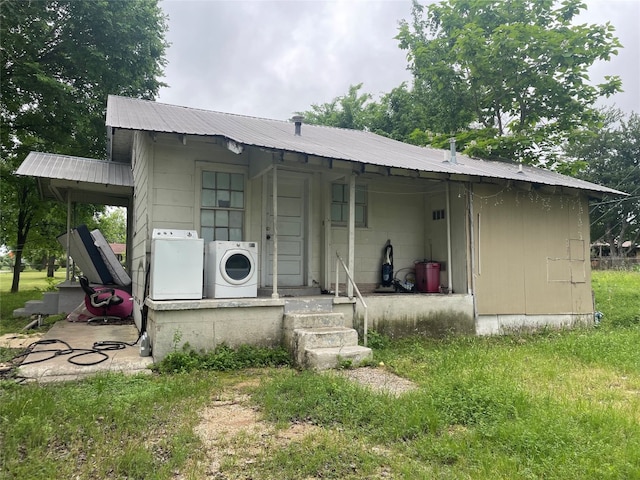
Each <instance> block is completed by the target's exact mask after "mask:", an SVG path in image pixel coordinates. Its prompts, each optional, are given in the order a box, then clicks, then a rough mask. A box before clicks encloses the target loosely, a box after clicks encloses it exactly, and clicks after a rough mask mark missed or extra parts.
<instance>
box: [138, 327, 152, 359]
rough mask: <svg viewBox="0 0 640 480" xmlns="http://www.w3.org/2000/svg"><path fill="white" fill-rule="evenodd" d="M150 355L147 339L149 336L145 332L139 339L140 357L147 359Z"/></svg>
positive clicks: (148, 340) (149, 345) (149, 343)
mask: <svg viewBox="0 0 640 480" xmlns="http://www.w3.org/2000/svg"><path fill="white" fill-rule="evenodd" d="M150 355H151V340H150V339H149V335H148V334H147V332H144V333H143V334H142V338H141V339H140V356H141V357H148V356H150Z"/></svg>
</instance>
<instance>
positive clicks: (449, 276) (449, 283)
mask: <svg viewBox="0 0 640 480" xmlns="http://www.w3.org/2000/svg"><path fill="white" fill-rule="evenodd" d="M446 195H447V204H446V210H445V212H446V218H447V288H448V290H449V293H451V292H452V291H453V286H452V282H453V278H452V277H453V273H452V272H451V189H450V183H449V181H447V191H446Z"/></svg>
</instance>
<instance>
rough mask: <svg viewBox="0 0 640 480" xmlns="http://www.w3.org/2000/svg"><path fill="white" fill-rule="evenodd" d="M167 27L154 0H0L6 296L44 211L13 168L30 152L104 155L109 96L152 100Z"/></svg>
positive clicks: (33, 190) (31, 184)
mask: <svg viewBox="0 0 640 480" xmlns="http://www.w3.org/2000/svg"><path fill="white" fill-rule="evenodd" d="M165 31H166V20H165V17H164V16H163V14H162V10H161V9H160V7H159V6H158V2H157V0H127V1H125V0H114V1H106V0H100V1H75V0H43V1H22V0H5V1H3V2H2V3H0V38H1V39H2V43H1V44H0V69H1V70H0V78H1V79H2V81H1V82H0V122H1V123H2V126H3V128H2V130H1V131H0V140H1V142H0V161H1V164H0V175H1V177H0V180H1V181H2V186H3V188H2V192H1V195H2V198H1V199H2V205H3V209H2V230H1V232H0V233H1V235H2V237H1V238H0V242H2V243H4V244H7V245H11V246H12V247H14V251H15V254H16V261H15V265H16V267H15V268H14V277H13V284H12V287H11V291H17V289H18V283H19V278H20V273H19V266H20V261H21V257H22V254H23V250H24V247H25V244H26V242H27V239H28V236H29V233H30V231H31V229H32V228H35V227H36V226H37V225H39V223H40V220H41V219H42V218H43V217H44V216H46V214H47V212H48V211H49V210H50V206H49V205H47V204H46V203H43V202H40V201H39V199H38V195H37V190H36V185H35V182H34V181H33V179H29V178H19V177H17V176H15V175H14V174H13V173H14V172H15V170H16V168H17V166H18V165H19V164H20V163H21V162H22V161H23V160H24V158H25V156H26V155H27V154H28V152H29V151H32V150H37V151H49V152H56V153H63V154H69V155H78V156H88V157H98V158H99V157H102V156H104V154H105V151H106V136H105V135H104V115H105V108H106V99H107V96H108V95H109V94H117V95H126V96H133V97H140V98H146V99H153V98H154V96H155V95H156V94H157V92H158V90H159V88H160V86H162V85H163V84H162V83H161V82H160V81H159V80H158V78H159V77H160V76H161V75H162V68H163V66H164V64H165V59H164V52H165V49H166V46H167V44H166V42H165V40H164V33H165Z"/></svg>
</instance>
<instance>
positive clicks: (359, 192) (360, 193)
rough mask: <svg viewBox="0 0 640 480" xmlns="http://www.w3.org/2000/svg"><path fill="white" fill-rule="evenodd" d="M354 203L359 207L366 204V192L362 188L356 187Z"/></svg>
mask: <svg viewBox="0 0 640 480" xmlns="http://www.w3.org/2000/svg"><path fill="white" fill-rule="evenodd" d="M356 203H359V204H361V205H364V204H365V203H367V190H366V189H365V188H364V187H356Z"/></svg>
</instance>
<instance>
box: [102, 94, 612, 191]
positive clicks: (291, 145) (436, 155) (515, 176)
mask: <svg viewBox="0 0 640 480" xmlns="http://www.w3.org/2000/svg"><path fill="white" fill-rule="evenodd" d="M106 124H107V126H108V127H111V128H110V129H109V130H110V131H111V130H112V129H124V130H129V131H131V130H142V131H150V132H165V133H177V134H185V135H204V136H222V137H225V138H227V139H230V140H233V141H234V142H236V143H239V144H243V145H251V146H256V147H260V148H265V149H273V150H279V151H288V152H296V153H301V154H305V155H311V156H318V157H324V158H331V159H339V160H347V161H353V162H358V163H362V164H372V165H380V166H384V167H391V168H401V169H408V170H413V171H419V172H420V171H421V172H434V173H441V174H448V175H451V176H452V177H456V176H458V175H459V176H471V177H476V178H494V179H503V180H514V181H521V182H530V183H534V184H542V185H549V186H561V187H569V188H574V189H579V190H585V191H588V192H591V193H597V194H604V193H611V194H616V195H625V194H624V193H623V192H620V191H617V190H614V189H611V188H607V187H603V186H600V185H596V184H594V183H590V182H586V181H584V180H579V179H577V178H573V177H568V176H565V175H561V174H559V173H556V172H552V171H549V170H544V169H541V168H535V167H530V166H527V165H520V164H517V163H508V162H499V161H487V160H479V159H474V158H471V157H469V156H466V155H462V154H459V153H458V154H456V160H457V163H451V162H449V161H446V160H445V155H448V151H446V150H440V149H434V148H428V147H420V146H416V145H411V144H408V143H403V142H399V141H396V140H392V139H390V138H387V137H383V136H380V135H377V134H374V133H371V132H364V131H360V130H349V129H342V128H334V127H326V126H318V125H306V124H305V125H302V130H301V135H295V133H294V132H295V130H294V125H293V124H292V123H290V122H287V121H282V120H270V119H265V118H256V117H249V116H243V115H234V114H229V113H220V112H213V111H208V110H201V109H195V108H188V107H181V106H176V105H168V104H163V103H158V102H154V101H149V100H139V99H133V98H126V97H119V96H114V95H110V96H109V99H108V102H107V118H106Z"/></svg>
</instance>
